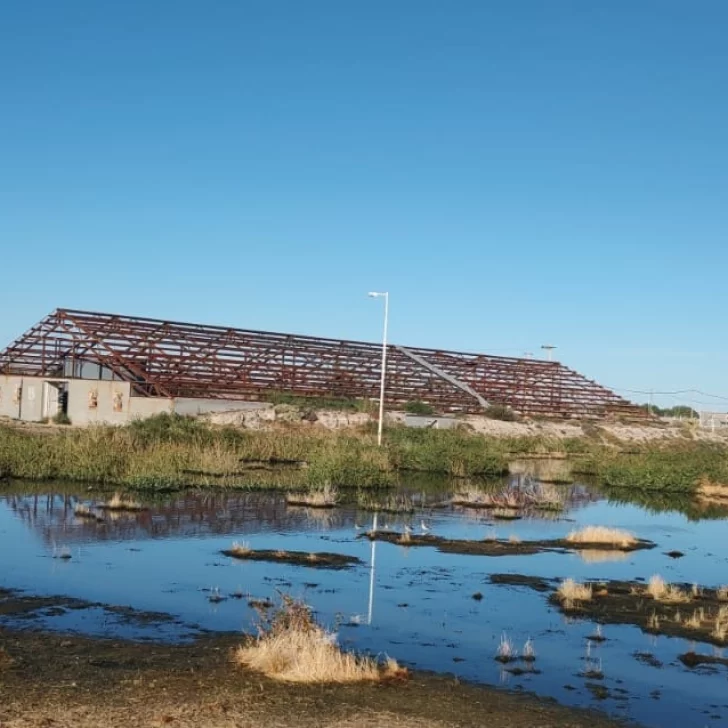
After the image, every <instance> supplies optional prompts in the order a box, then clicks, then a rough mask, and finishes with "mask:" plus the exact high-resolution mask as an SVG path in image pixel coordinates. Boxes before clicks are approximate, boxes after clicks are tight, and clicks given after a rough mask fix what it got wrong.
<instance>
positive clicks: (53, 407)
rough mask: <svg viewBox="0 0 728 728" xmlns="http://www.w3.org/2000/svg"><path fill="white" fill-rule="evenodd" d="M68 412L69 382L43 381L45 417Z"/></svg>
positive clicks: (48, 418) (50, 417) (51, 417)
mask: <svg viewBox="0 0 728 728" xmlns="http://www.w3.org/2000/svg"><path fill="white" fill-rule="evenodd" d="M61 414H63V415H67V414H68V382H48V381H46V382H43V419H46V420H52V419H53V418H54V417H58V415H61Z"/></svg>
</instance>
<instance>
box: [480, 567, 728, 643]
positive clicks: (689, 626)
mask: <svg viewBox="0 0 728 728" xmlns="http://www.w3.org/2000/svg"><path fill="white" fill-rule="evenodd" d="M490 582H491V584H499V585H506V586H519V587H526V588H528V589H532V590H534V591H538V592H541V593H548V595H549V596H548V600H549V602H550V603H551V604H552V605H553V606H555V607H556V608H557V609H558V610H559V611H560V612H562V613H563V614H565V615H568V616H570V617H584V618H586V619H591V620H593V621H595V622H598V623H600V624H631V625H634V626H636V627H639V628H640V629H641V630H642V631H643V632H647V633H649V634H663V635H667V636H669V637H682V638H684V639H687V640H695V641H700V642H705V643H708V644H712V645H716V646H718V647H725V646H726V645H728V634H723V635H722V636H720V635H719V634H717V633H716V627H715V620H716V618H717V617H718V615H719V614H720V613H721V610H726V609H728V602H727V601H726V600H725V599H721V598H720V597H719V594H718V591H717V590H715V589H709V588H704V587H698V588H697V589H695V588H694V587H693V585H691V584H676V585H673V586H674V587H675V588H676V589H678V590H679V591H680V593H681V594H682V595H683V597H682V598H681V599H682V600H681V601H660V600H658V599H654V598H653V597H651V596H650V595H649V593H648V591H647V586H646V585H645V584H644V583H643V582H637V581H632V582H630V581H593V582H585V584H587V585H588V586H590V587H591V590H592V594H593V596H592V598H591V599H589V600H584V601H581V600H564V599H562V598H560V597H559V594H558V592H557V589H558V585H559V582H558V580H556V579H543V578H540V577H530V576H523V575H520V574H491V576H490ZM694 589H695V591H694Z"/></svg>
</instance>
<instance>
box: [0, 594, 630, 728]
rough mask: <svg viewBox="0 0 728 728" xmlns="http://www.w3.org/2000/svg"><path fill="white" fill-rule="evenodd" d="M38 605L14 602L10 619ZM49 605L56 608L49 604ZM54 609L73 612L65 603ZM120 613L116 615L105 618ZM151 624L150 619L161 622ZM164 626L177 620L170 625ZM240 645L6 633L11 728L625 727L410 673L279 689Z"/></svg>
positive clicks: (1, 683)
mask: <svg viewBox="0 0 728 728" xmlns="http://www.w3.org/2000/svg"><path fill="white" fill-rule="evenodd" d="M39 599H41V598H39V597H24V596H21V595H18V594H15V593H10V592H5V601H4V604H5V612H4V613H5V615H6V616H7V615H8V614H10V613H12V612H13V610H15V611H16V612H17V611H23V610H26V611H27V610H32V609H33V608H37V607H38V600H39ZM42 599H43V600H44V602H49V601H50V600H52V599H53V598H50V597H43V598H42ZM55 599H56V600H57V601H58V600H60V601H62V602H68V600H64V598H55ZM108 608H110V609H113V608H114V607H108ZM164 617H165V615H152V617H150V618H164ZM166 618H167V619H172V618H171V617H169V616H168V615H166ZM243 639H244V638H243V636H242V635H241V634H229V633H226V634H214V635H213V634H202V635H201V636H199V637H198V638H197V639H196V640H195V641H194V642H192V643H187V644H160V643H148V642H147V643H141V642H132V641H125V640H119V639H93V638H89V637H84V636H78V635H75V634H60V633H55V632H44V631H32V630H22V631H17V630H12V629H8V628H7V627H5V626H1V627H0V725H2V726H3V728H26V727H28V728H30V726H54V727H58V728H97V727H98V728H102V727H103V728H107V727H111V728H115V727H116V726H154V727H157V726H163V725H171V726H179V727H180V728H188V727H189V728H191V727H192V726H195V727H201V728H233V726H235V727H236V728H240V727H243V726H251V728H252V726H256V728H261V727H270V728H283V727H286V726H305V727H308V726H311V728H313V727H314V726H317V727H318V726H324V727H327V728H374V727H375V726H383V725H387V726H390V725H391V726H399V727H400V728H443V727H444V726H481V725H484V724H486V723H487V724H488V725H489V726H492V727H494V728H513V727H515V726H521V725H538V726H542V727H543V728H547V727H551V728H556V727H557V726H570V727H571V728H581V727H583V728H587V727H591V728H607V727H608V726H617V725H624V723H619V722H616V721H612V720H610V719H608V718H607V717H605V716H603V715H601V714H599V713H595V712H592V711H587V710H580V709H571V708H566V707H561V706H558V705H555V704H554V703H553V701H550V700H541V699H538V698H536V697H533V696H530V695H524V694H522V693H520V694H515V693H509V692H505V691H501V690H497V689H494V688H488V687H480V686H475V685H470V684H466V683H462V682H460V681H458V680H456V679H453V678H452V677H447V676H437V675H431V674H425V673H413V674H412V675H411V678H410V679H409V680H408V681H406V682H397V683H391V684H368V683H367V684H357V685H337V684H332V685H302V684H291V683H280V682H275V681H272V680H269V679H267V678H265V677H262V676H261V675H259V674H257V673H254V672H251V671H247V670H245V669H243V668H240V667H239V666H237V665H233V664H232V662H231V659H230V654H231V651H232V650H233V649H234V648H235V647H237V646H238V645H239V644H240V643H241V641H242V640H243Z"/></svg>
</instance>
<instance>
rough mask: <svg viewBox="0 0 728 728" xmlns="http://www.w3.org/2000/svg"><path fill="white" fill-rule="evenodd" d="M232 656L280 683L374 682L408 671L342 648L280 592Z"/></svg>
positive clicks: (392, 662)
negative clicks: (275, 606)
mask: <svg viewBox="0 0 728 728" xmlns="http://www.w3.org/2000/svg"><path fill="white" fill-rule="evenodd" d="M235 659H236V661H237V662H238V663H240V664H241V665H245V666H246V667H249V668H251V669H253V670H257V671H258V672H262V673H263V674H265V675H267V676H268V677H270V678H273V679H275V680H283V681H285V682H302V683H350V682H364V681H369V682H376V681H380V680H386V679H393V678H400V679H401V678H404V677H406V675H407V670H406V669H405V668H402V667H400V666H399V665H398V664H397V662H396V660H393V659H391V658H387V660H386V662H385V663H384V664H380V663H378V662H377V661H376V660H374V659H372V658H370V657H359V656H357V655H354V654H351V653H347V652H343V651H342V650H341V649H340V648H339V647H338V645H337V644H336V635H335V634H332V633H330V632H327V631H326V630H325V629H323V627H321V626H320V625H319V624H317V623H316V621H315V620H314V618H313V616H312V614H311V610H310V609H309V608H308V607H307V606H306V605H305V604H303V603H302V602H299V601H296V600H294V599H291V598H290V597H288V596H285V595H284V596H283V603H282V605H281V607H280V609H279V610H278V611H277V612H276V613H275V614H274V615H273V617H272V618H271V619H270V620H269V621H268V622H267V623H266V624H265V625H263V626H262V627H261V631H260V635H259V636H258V638H257V639H256V640H255V641H254V642H253V643H252V644H250V645H245V646H241V647H239V648H238V649H237V651H236V653H235Z"/></svg>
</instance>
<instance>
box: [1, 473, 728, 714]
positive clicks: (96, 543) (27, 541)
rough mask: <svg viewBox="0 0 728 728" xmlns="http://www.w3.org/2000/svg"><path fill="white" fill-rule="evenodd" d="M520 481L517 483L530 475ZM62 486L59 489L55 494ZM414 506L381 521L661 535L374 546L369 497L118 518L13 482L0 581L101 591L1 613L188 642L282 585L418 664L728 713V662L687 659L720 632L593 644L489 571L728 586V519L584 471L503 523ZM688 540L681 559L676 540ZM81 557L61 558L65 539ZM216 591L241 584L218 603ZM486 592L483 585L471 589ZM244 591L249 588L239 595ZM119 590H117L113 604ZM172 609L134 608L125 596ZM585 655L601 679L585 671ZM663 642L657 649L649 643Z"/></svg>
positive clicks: (589, 696)
mask: <svg viewBox="0 0 728 728" xmlns="http://www.w3.org/2000/svg"><path fill="white" fill-rule="evenodd" d="M510 486H511V487H513V486H515V487H517V486H518V482H511V483H510ZM59 492H62V494H60V495H59V494H58V493H59ZM408 494H409V496H410V497H412V498H413V499H414V500H415V502H417V503H418V508H417V510H416V511H415V513H413V514H407V515H387V514H380V515H379V516H378V525H379V527H380V528H391V529H394V530H398V531H401V530H402V529H403V528H404V525H405V524H407V525H409V526H411V527H412V529H413V531H414V532H417V531H419V530H420V529H421V527H422V522H423V521H424V523H425V526H426V527H427V528H429V529H430V532H431V533H433V534H436V535H440V536H447V537H451V538H458V539H482V538H484V537H486V536H491V537H492V535H493V530H494V529H495V535H496V536H497V537H498V538H508V537H510V536H516V537H518V538H520V539H522V540H523V541H527V540H532V539H550V538H559V537H562V536H565V535H566V534H567V533H568V532H569V531H570V530H572V529H574V528H577V527H579V526H582V525H608V526H613V527H617V528H624V529H627V530H630V531H632V532H634V533H635V534H636V535H637V536H639V537H640V538H645V539H649V540H652V541H654V542H656V543H657V548H655V549H652V550H647V551H636V552H633V553H630V554H626V555H619V558H618V559H617V560H606V561H605V560H603V559H602V558H601V557H600V555H599V554H593V553H592V554H581V555H579V554H562V553H541V554H536V555H532V556H508V557H485V556H472V555H467V556H466V555H457V554H444V553H440V552H438V551H436V550H435V549H432V548H408V547H406V546H399V545H394V544H389V543H381V542H380V543H376V544H372V543H370V542H369V541H368V540H366V539H362V538H361V537H360V536H361V534H362V533H363V532H364V530H365V529H366V528H368V527H369V526H370V525H371V522H372V518H373V514H372V513H371V512H366V511H362V510H357V509H356V508H355V507H340V508H336V509H331V510H314V509H306V508H300V507H295V508H294V507H289V506H287V505H286V503H285V500H284V499H283V498H282V497H281V496H279V495H277V494H270V493H258V492H252V493H237V492H224V493H220V492H215V493H211V492H205V493H188V494H184V495H174V496H170V497H169V498H167V499H163V500H159V499H157V500H155V501H153V502H150V503H147V504H145V505H147V506H148V509H147V510H144V511H142V512H137V513H123V514H121V513H118V514H107V516H106V519H105V521H104V522H103V523H97V522H95V521H88V520H83V519H80V518H78V517H76V516H75V515H74V507H75V506H76V505H77V504H79V503H82V504H86V505H88V506H93V505H95V504H96V503H98V502H99V501H97V500H95V499H94V498H92V497H90V496H89V494H88V493H86V492H84V491H83V490H82V489H79V490H76V491H74V490H73V489H70V490H68V489H60V488H59V489H57V490H56V493H55V494H54V492H52V489H51V488H47V489H46V491H45V492H41V491H39V490H38V486H31V485H23V484H18V483H15V484H3V485H0V553H2V554H3V555H4V556H3V558H2V561H1V564H0V587H3V588H7V589H21V590H24V591H25V592H26V593H27V594H29V595H34V596H35V595H38V596H42V595H63V596H64V597H69V598H74V599H80V600H84V601H85V602H91V603H93V604H92V605H89V604H81V605H79V604H75V605H73V607H71V606H67V607H64V606H61V608H58V607H55V608H54V607H48V606H44V607H42V608H38V609H37V610H35V611H33V612H31V613H29V614H26V615H23V617H22V619H21V618H18V617H17V615H14V616H10V617H8V616H5V617H0V623H2V624H4V625H5V626H13V627H15V628H19V629H28V628H31V629H41V628H42V629H54V630H61V631H75V632H81V633H84V634H92V635H98V636H124V637H128V638H131V639H141V640H145V639H146V640H149V639H153V640H189V639H192V638H194V636H195V635H196V634H199V633H200V632H201V631H209V630H211V631H232V630H238V631H240V630H242V631H253V630H254V629H255V623H256V619H257V615H256V613H255V611H254V610H253V609H252V608H251V607H249V606H248V599H250V598H253V599H263V598H275V597H276V593H277V592H278V591H282V592H285V593H289V594H291V595H293V596H296V597H300V598H302V599H304V600H305V601H306V602H307V603H309V604H311V605H312V606H313V607H314V608H315V610H316V612H317V614H318V616H319V618H320V619H321V620H322V621H323V622H324V623H326V624H328V625H329V626H330V627H331V628H332V629H336V630H337V631H338V635H339V641H340V643H341V644H343V645H344V646H347V647H353V648H355V649H357V650H363V651H368V652H371V653H374V654H382V653H386V654H389V655H392V656H394V657H396V658H397V659H398V660H399V661H401V662H403V663H405V664H407V665H409V666H411V667H413V668H417V669H424V670H433V671H437V672H440V673H445V672H447V673H452V674H455V675H457V676H459V677H461V678H464V679H467V680H471V681H476V682H482V683H488V684H492V685H500V686H503V687H505V688H508V689H513V690H526V691H531V692H535V693H537V694H539V695H545V696H551V697H553V698H556V699H557V700H559V701H560V702H563V703H565V704H570V705H581V706H584V705H587V706H591V707H595V708H598V709H600V710H603V711H605V712H608V713H610V714H611V715H614V716H618V717H624V718H628V719H631V720H634V721H637V722H639V723H642V724H645V725H650V726H665V725H674V724H678V723H679V724H681V725H682V726H685V727H687V726H696V727H698V726H718V725H728V669H727V668H725V667H722V666H715V667H714V666H710V667H707V668H706V667H703V668H699V669H688V668H686V667H684V666H683V665H682V663H680V662H679V661H678V659H677V657H678V655H679V654H681V653H684V652H686V651H688V650H691V649H693V650H695V651H696V652H701V653H704V654H711V655H713V654H715V655H718V656H723V655H722V651H721V650H718V649H717V648H714V647H712V646H710V645H706V644H696V643H689V642H687V641H686V640H683V639H676V638H668V637H664V636H659V637H656V636H654V635H649V634H645V633H643V632H642V631H641V630H640V629H639V628H637V627H632V626H625V625H606V626H605V627H604V629H603V634H604V637H606V638H607V639H606V641H605V642H602V643H590V642H589V640H588V639H587V637H588V636H589V635H591V634H593V633H594V630H595V625H594V624H593V623H592V622H589V621H588V620H582V619H573V618H566V617H564V616H563V615H561V614H560V613H559V612H558V611H557V610H556V609H554V608H553V607H551V606H550V605H549V603H548V601H547V595H544V594H540V593H537V592H535V591H532V590H531V589H529V588H527V587H513V586H504V585H495V584H491V583H490V581H489V576H490V574H493V573H514V574H525V575H532V576H540V577H547V578H565V577H573V578H575V579H579V580H583V579H621V580H634V579H649V577H650V576H652V575H653V574H661V575H662V576H663V577H664V578H665V580H666V581H671V582H690V583H694V582H697V583H699V584H701V585H704V586H717V585H720V584H724V583H728V549H726V526H727V523H726V520H728V519H721V518H719V517H715V515H714V514H713V516H714V517H712V518H711V519H704V518H700V517H699V515H698V516H696V515H695V513H694V512H691V517H690V518H688V517H687V516H686V515H684V514H683V513H682V512H680V510H677V509H676V510H670V509H669V508H668V509H667V510H661V511H660V512H658V511H656V510H650V509H649V508H646V507H644V506H641V505H636V504H630V503H617V502H612V501H610V500H609V498H608V497H606V496H604V495H602V494H601V493H600V492H599V491H598V490H596V489H594V488H590V487H587V486H579V485H577V486H568V487H564V488H562V496H563V499H564V501H565V504H566V508H565V510H564V511H563V512H561V513H559V514H545V513H542V514H538V513H534V514H532V515H531V516H530V517H526V518H523V519H522V520H519V521H514V522H508V523H501V522H496V523H495V524H494V523H493V522H491V521H489V516H488V515H487V513H485V512H477V511H472V510H468V509H456V508H441V507H434V506H435V504H441V503H442V501H443V499H444V498H446V497H447V495H448V494H447V493H445V492H442V491H441V492H436V491H433V490H432V489H431V488H428V489H426V490H423V491H422V492H419V491H417V489H416V488H415V489H414V490H412V489H410V490H409V491H408ZM233 540H236V541H245V542H247V543H248V544H249V545H250V547H251V548H253V549H282V550H287V551H304V552H316V551H329V552H337V553H342V554H349V555H353V556H357V557H359V558H360V559H361V560H362V562H363V564H362V565H360V566H355V567H353V568H351V569H346V570H343V571H329V570H323V569H315V568H306V567H301V566H287V565H283V564H276V563H263V562H245V561H237V560H234V559H230V558H227V557H225V556H223V555H221V553H220V552H221V550H222V549H225V548H229V547H230V545H231V544H232V542H233ZM673 549H675V550H679V551H682V552H684V553H685V557H684V558H682V559H679V560H673V559H670V558H668V557H667V556H666V555H665V553H664V552H665V551H670V550H673ZM62 550H63V551H64V552H70V555H71V558H70V559H68V560H62V559H59V558H54V555H55V556H58V555H59V554H60V553H61V551H62ZM212 590H219V593H220V594H221V595H222V596H224V597H227V598H226V599H225V600H224V601H221V602H219V603H212V602H211V601H210V600H209V596H210V594H211V593H212ZM476 592H480V593H481V594H482V597H483V598H482V599H481V600H475V599H473V594H474V593H476ZM234 593H242V594H244V595H245V597H244V598H242V599H236V598H233V597H232V595H233V594H234ZM104 605H115V606H116V607H117V609H116V611H114V610H113V609H111V610H110V609H108V608H105V607H104ZM126 606H128V607H132V608H133V609H134V610H141V611H144V612H157V613H164V614H167V615H171V618H168V619H166V620H163V619H160V620H153V619H152V620H136V619H132V618H130V617H129V615H128V614H127V613H125V612H124V611H123V610H119V609H118V607H126ZM503 633H506V634H507V636H508V637H509V638H510V639H511V640H512V641H513V642H514V644H515V646H516V647H517V648H519V649H520V648H521V646H522V645H523V643H524V642H525V641H526V640H527V639H529V638H530V639H531V640H532V641H533V644H534V647H535V650H536V654H537V659H536V661H535V663H534V665H533V667H534V670H533V672H527V673H526V674H523V675H519V676H515V675H512V674H510V673H508V672H505V671H504V670H503V667H502V665H500V664H499V663H498V662H496V661H495V660H494V657H495V651H496V648H497V645H498V642H499V640H500V638H501V635H502V634H503ZM587 655H588V656H589V657H590V659H591V660H592V661H593V662H601V667H602V671H603V673H604V678H603V679H602V680H594V679H590V678H587V677H584V676H583V675H582V672H583V669H584V665H585V658H586V657H587ZM645 655H649V657H645Z"/></svg>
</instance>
